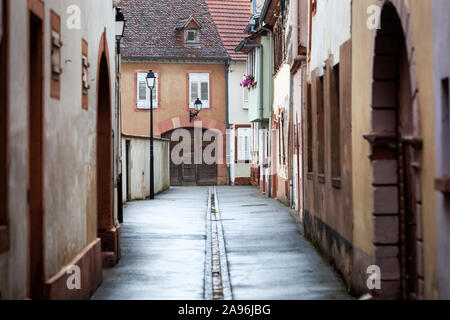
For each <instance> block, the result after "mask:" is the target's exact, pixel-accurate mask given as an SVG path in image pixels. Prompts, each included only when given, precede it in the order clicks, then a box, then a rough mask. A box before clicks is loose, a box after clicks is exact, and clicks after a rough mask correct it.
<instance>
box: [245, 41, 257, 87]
mask: <svg viewBox="0 0 450 320" xmlns="http://www.w3.org/2000/svg"><path fill="white" fill-rule="evenodd" d="M257 59H258V49H257V48H256V49H254V50H252V51H250V52H249V53H248V55H247V74H248V75H252V76H254V77H255V81H256V79H257V74H256V73H257V70H256V65H257Z"/></svg>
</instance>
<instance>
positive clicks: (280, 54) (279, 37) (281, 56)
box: [273, 19, 286, 74]
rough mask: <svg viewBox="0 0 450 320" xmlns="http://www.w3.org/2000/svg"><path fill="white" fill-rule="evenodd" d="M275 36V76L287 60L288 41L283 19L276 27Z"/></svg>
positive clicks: (279, 20) (274, 29)
mask: <svg viewBox="0 0 450 320" xmlns="http://www.w3.org/2000/svg"><path fill="white" fill-rule="evenodd" d="M273 34H274V49H273V50H274V74H276V73H277V72H278V70H279V69H280V67H281V65H282V64H283V62H284V60H285V58H286V41H285V28H284V26H283V24H282V21H281V19H278V21H277V23H276V25H275V27H274V28H273Z"/></svg>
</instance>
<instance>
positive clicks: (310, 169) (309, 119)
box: [306, 83, 313, 173]
mask: <svg viewBox="0 0 450 320" xmlns="http://www.w3.org/2000/svg"><path fill="white" fill-rule="evenodd" d="M306 90H307V91H306V117H307V120H306V122H307V123H306V125H307V129H308V133H307V134H308V137H307V139H308V146H307V148H308V149H307V150H308V151H307V154H308V173H311V172H313V148H312V143H313V136H312V135H313V122H312V108H311V84H309V83H308V84H307V88H306Z"/></svg>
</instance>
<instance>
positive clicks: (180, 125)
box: [155, 115, 228, 185]
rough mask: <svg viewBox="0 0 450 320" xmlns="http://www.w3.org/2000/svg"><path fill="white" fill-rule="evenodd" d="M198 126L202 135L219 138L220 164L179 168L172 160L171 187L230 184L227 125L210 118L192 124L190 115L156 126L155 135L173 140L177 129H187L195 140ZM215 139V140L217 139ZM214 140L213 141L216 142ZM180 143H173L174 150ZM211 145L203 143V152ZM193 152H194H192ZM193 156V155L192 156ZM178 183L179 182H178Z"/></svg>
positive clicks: (218, 155) (197, 119) (197, 120)
mask: <svg viewBox="0 0 450 320" xmlns="http://www.w3.org/2000/svg"><path fill="white" fill-rule="evenodd" d="M197 125H201V128H202V134H204V133H205V132H206V131H208V132H209V133H213V134H214V136H215V137H216V138H218V140H216V141H217V143H218V147H219V149H220V150H219V151H218V154H217V155H215V157H217V158H218V161H219V163H218V164H216V165H206V164H202V165H192V166H189V165H188V166H182V167H180V166H177V165H175V164H174V163H173V162H172V160H171V168H170V171H171V173H170V176H171V178H170V180H171V185H189V184H192V185H216V184H217V185H222V184H227V183H228V174H227V163H226V126H225V124H223V123H221V122H218V121H216V120H213V119H210V118H201V117H198V118H196V120H195V122H190V120H189V115H187V116H183V117H175V118H171V119H168V120H165V121H162V122H160V123H158V124H157V125H156V126H155V135H157V136H161V137H162V138H165V139H168V140H170V139H171V135H172V133H173V132H174V130H176V129H186V130H188V131H189V132H190V133H191V137H192V138H194V128H195V127H196V126H197ZM216 138H214V139H216ZM214 139H213V140H214ZM177 143H178V142H172V143H171V148H170V149H171V152H172V148H173V147H174V146H175V145H176V144H177ZM209 144H210V142H209V141H204V142H203V143H202V150H204V149H205V148H206V147H207V146H208V145H209ZM191 146H192V148H193V146H194V141H193V140H192V141H191ZM192 152H194V151H193V150H192ZM192 156H193V154H192ZM202 163H203V161H202ZM185 169H187V170H186V172H189V171H191V174H190V176H191V177H190V178H189V177H188V176H189V174H188V175H187V176H186V178H187V180H189V181H188V183H187V184H185V183H184V181H185V180H184V178H183V177H184V173H183V172H185ZM177 181H178V182H177Z"/></svg>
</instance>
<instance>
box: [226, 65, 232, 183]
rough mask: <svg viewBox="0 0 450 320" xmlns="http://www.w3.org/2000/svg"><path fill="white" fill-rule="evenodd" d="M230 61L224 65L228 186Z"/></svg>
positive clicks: (229, 177) (228, 173)
mask: <svg viewBox="0 0 450 320" xmlns="http://www.w3.org/2000/svg"><path fill="white" fill-rule="evenodd" d="M230 61H231V59H229V58H228V59H227V60H226V65H225V110H226V115H225V117H226V131H227V132H225V137H226V146H227V147H226V148H227V150H226V155H225V161H226V162H227V175H228V184H229V185H230V184H231V172H230V162H231V160H232V159H231V154H230V152H231V145H230V144H231V141H229V140H230V139H229V136H228V129H229V128H230V115H229V111H230V97H229V94H230V93H229V80H230V79H229V72H230Z"/></svg>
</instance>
